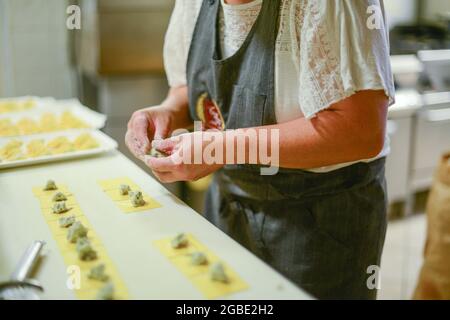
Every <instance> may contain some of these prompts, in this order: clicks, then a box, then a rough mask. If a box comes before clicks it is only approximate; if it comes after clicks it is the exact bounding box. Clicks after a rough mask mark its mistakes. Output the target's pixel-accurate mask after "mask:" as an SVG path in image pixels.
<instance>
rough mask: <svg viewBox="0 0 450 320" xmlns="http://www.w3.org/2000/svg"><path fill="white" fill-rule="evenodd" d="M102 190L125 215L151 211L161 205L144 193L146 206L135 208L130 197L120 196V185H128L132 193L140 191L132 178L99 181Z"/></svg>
mask: <svg viewBox="0 0 450 320" xmlns="http://www.w3.org/2000/svg"><path fill="white" fill-rule="evenodd" d="M98 184H99V185H100V188H101V189H102V190H103V191H104V192H105V193H106V194H107V195H108V196H109V197H110V198H111V200H113V201H114V202H115V203H116V205H117V206H118V207H119V209H120V210H121V211H122V212H124V213H133V212H140V211H148V210H151V209H156V208H160V207H161V204H160V203H159V202H158V201H156V200H155V199H153V198H152V197H150V196H149V195H147V194H145V193H142V195H143V197H144V201H145V204H144V205H143V206H140V207H134V206H133V205H132V203H131V201H130V196H129V195H121V194H120V191H119V190H120V185H122V184H124V185H128V186H129V187H130V188H131V191H140V190H141V189H140V188H139V187H138V185H137V184H136V183H134V182H133V181H132V180H131V179H130V178H126V177H122V178H114V179H107V180H101V181H98Z"/></svg>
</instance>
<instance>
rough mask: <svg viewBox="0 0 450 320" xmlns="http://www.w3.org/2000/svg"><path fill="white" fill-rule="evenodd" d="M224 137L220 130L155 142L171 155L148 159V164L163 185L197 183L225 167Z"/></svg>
mask: <svg viewBox="0 0 450 320" xmlns="http://www.w3.org/2000/svg"><path fill="white" fill-rule="evenodd" d="M224 136H225V135H224V133H223V132H220V131H217V132H210V131H206V132H200V131H197V132H193V133H186V134H182V135H179V136H176V137H172V138H170V139H166V140H159V141H158V140H154V142H153V143H152V145H153V147H154V148H156V149H158V150H160V151H162V152H164V153H165V154H167V155H168V156H167V157H165V158H155V157H151V156H145V157H144V161H145V163H146V164H147V165H148V166H149V167H150V168H151V169H152V171H153V174H154V175H155V176H156V177H157V178H158V179H159V180H160V181H161V182H163V183H172V182H177V181H196V180H198V179H201V178H203V177H205V176H207V175H209V174H211V173H213V172H215V171H217V170H219V169H220V168H222V167H223V165H224Z"/></svg>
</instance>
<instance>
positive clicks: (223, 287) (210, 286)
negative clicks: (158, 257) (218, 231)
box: [153, 234, 248, 299]
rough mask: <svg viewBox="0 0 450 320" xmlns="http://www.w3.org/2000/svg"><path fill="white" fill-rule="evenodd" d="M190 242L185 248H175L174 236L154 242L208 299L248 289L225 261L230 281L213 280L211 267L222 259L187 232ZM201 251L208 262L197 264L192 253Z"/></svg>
mask: <svg viewBox="0 0 450 320" xmlns="http://www.w3.org/2000/svg"><path fill="white" fill-rule="evenodd" d="M186 237H187V239H188V244H187V246H186V247H184V248H180V249H174V248H172V246H171V240H172V238H165V239H161V240H156V241H154V242H153V244H154V245H155V246H156V247H157V248H158V249H159V251H160V252H161V253H162V254H163V255H164V256H165V257H166V258H167V259H168V260H169V261H170V262H171V263H172V264H173V265H174V266H175V267H176V268H177V269H178V270H179V271H180V272H181V273H182V274H183V275H184V276H185V277H186V278H187V279H189V281H190V282H191V283H192V284H193V285H194V286H195V287H196V288H197V290H199V291H200V292H201V293H202V294H203V296H204V297H205V298H206V299H216V298H220V297H223V296H226V295H229V294H232V293H236V292H239V291H243V290H246V289H248V284H247V283H246V282H245V281H243V280H242V279H241V278H240V277H239V275H238V274H237V273H236V272H235V271H234V270H233V269H232V268H231V267H230V266H228V265H227V264H225V263H223V262H222V264H223V266H224V268H225V272H226V274H227V276H228V278H229V282H228V283H222V282H218V281H212V280H211V278H210V274H209V267H210V265H211V264H213V263H215V262H220V261H221V260H220V259H219V258H218V257H217V256H216V255H215V254H214V253H213V252H211V251H210V250H209V249H208V248H207V247H206V246H204V245H203V244H201V243H200V242H199V241H198V240H197V239H196V238H195V237H194V236H192V235H190V234H187V235H186ZM197 251H200V252H202V253H204V254H205V255H206V258H207V261H208V263H207V264H206V265H200V266H196V265H193V264H192V263H191V256H190V255H191V254H192V253H193V252H197Z"/></svg>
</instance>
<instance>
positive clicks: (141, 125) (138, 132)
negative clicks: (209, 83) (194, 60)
mask: <svg viewBox="0 0 450 320" xmlns="http://www.w3.org/2000/svg"><path fill="white" fill-rule="evenodd" d="M190 125H191V120H190V117H189V109H188V97H187V88H186V87H179V88H172V89H171V90H170V91H169V94H168V96H167V98H166V100H164V102H163V103H162V104H161V105H159V106H154V107H150V108H145V109H141V110H138V111H136V112H134V113H133V115H132V116H131V119H130V121H129V122H128V130H127V133H126V135H125V143H126V145H127V147H128V149H130V151H131V152H132V153H133V154H134V156H135V157H137V158H139V159H141V160H142V159H143V157H144V155H146V154H147V153H148V152H149V151H150V148H151V142H152V141H153V140H159V139H165V138H167V137H168V136H169V135H170V134H171V132H172V131H174V130H176V129H179V128H183V127H189V126H190Z"/></svg>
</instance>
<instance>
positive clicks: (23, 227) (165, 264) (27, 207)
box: [0, 151, 309, 299]
mask: <svg viewBox="0 0 450 320" xmlns="http://www.w3.org/2000/svg"><path fill="white" fill-rule="evenodd" d="M118 177H128V178H130V179H132V180H133V181H134V182H135V183H137V184H138V185H139V186H140V187H141V189H142V191H144V192H145V193H147V194H148V195H150V196H151V197H153V198H154V199H156V200H157V201H158V202H159V203H160V204H162V207H161V208H157V209H153V210H149V211H144V212H137V213H129V214H125V213H123V212H121V211H120V209H119V208H118V207H117V206H116V205H115V203H113V202H112V201H111V199H109V198H108V197H107V196H106V195H105V193H104V192H103V191H102V190H101V188H100V187H99V185H98V183H97V182H98V181H99V180H102V179H110V178H118ZM48 179H54V180H55V181H56V182H57V183H60V184H65V185H67V186H68V187H69V188H70V190H71V191H72V192H73V194H74V195H75V197H76V198H77V200H78V203H79V204H80V207H81V209H82V211H83V212H84V214H85V215H86V217H87V218H88V220H89V221H90V223H91V225H92V226H93V228H94V229H95V231H96V233H97V234H98V236H99V237H100V239H101V241H102V242H103V244H104V246H105V247H106V249H107V252H108V254H109V256H110V258H111V259H112V260H113V262H114V264H115V265H116V267H117V269H118V271H119V273H120V275H121V277H122V279H123V281H124V283H125V284H126V286H127V288H128V291H129V295H130V297H131V298H132V299H202V298H203V296H202V294H201V293H200V292H199V291H197V290H196V288H195V287H194V286H193V285H192V284H191V282H189V280H188V279H187V278H185V277H184V276H183V275H182V274H181V273H180V272H179V271H178V270H177V269H176V268H175V267H174V266H173V265H172V264H171V263H170V262H169V261H168V260H167V259H166V257H164V256H163V255H162V254H161V252H159V251H158V250H157V249H156V248H155V246H153V245H152V242H153V241H154V240H158V239H161V238H164V237H170V236H173V235H174V234H176V233H177V232H186V233H191V234H193V235H194V236H195V237H196V238H197V239H198V240H199V241H200V242H202V243H203V244H205V245H206V246H208V247H209V249H211V250H212V251H213V252H215V253H216V254H217V255H218V256H219V257H220V258H221V259H223V260H224V261H226V262H227V263H228V264H229V265H230V266H231V267H232V268H233V269H234V270H235V271H236V272H237V273H238V274H239V275H240V277H241V278H242V279H243V280H244V281H245V282H247V284H248V285H249V289H248V290H245V291H241V292H238V293H235V294H233V295H230V296H227V297H225V298H231V299H308V298H309V296H308V295H307V294H306V293H304V292H303V291H302V290H300V289H298V288H297V287H296V286H295V285H293V284H292V283H291V282H289V281H288V280H286V279H285V278H284V277H282V276H281V275H280V274H278V273H277V272H275V271H274V270H273V269H271V268H270V267H269V266H267V265H266V264H265V263H263V262H262V261H261V260H259V259H258V258H256V257H255V256H254V255H252V254H251V253H250V252H248V251H247V250H246V249H244V248H243V247H242V246H240V245H239V244H238V243H236V242H235V241H233V240H232V239H231V238H229V237H228V236H227V235H225V234H224V233H223V232H221V231H220V230H218V229H217V228H216V227H214V226H213V225H212V224H210V223H209V222H208V221H207V220H206V219H204V218H203V217H202V216H201V215H199V214H198V213H196V212H195V211H193V210H192V209H191V208H189V207H188V206H187V205H186V204H184V203H183V202H181V201H180V200H178V199H177V198H176V197H175V196H173V195H172V194H171V193H170V192H169V191H167V190H166V189H165V188H164V187H163V186H162V185H160V184H159V183H158V182H157V181H155V180H154V179H153V178H152V177H151V176H149V175H148V174H147V173H145V172H144V171H142V170H141V169H140V168H138V167H137V166H136V165H135V164H134V163H133V162H132V161H130V160H129V159H127V158H126V157H125V156H123V155H122V154H121V153H119V152H116V151H115V152H112V153H109V154H105V155H103V156H99V157H96V158H86V159H81V160H75V161H67V162H60V163H54V164H47V165H38V166H32V167H25V168H18V169H9V170H3V171H0V191H1V192H0V277H2V278H4V277H8V275H9V274H10V273H12V271H13V269H14V266H15V265H16V263H17V262H18V260H19V259H20V256H21V255H22V253H23V251H24V250H25V248H26V247H27V246H28V245H29V244H30V243H31V242H32V241H33V240H44V241H46V243H47V244H46V247H45V251H44V253H45V258H44V259H43V261H42V264H41V265H40V267H39V270H38V273H37V278H38V280H39V281H40V282H42V284H43V286H44V288H45V293H44V294H43V295H42V298H44V299H74V298H75V296H74V293H73V291H71V290H70V289H68V288H67V286H66V281H67V277H68V274H67V273H66V266H65V264H64V261H63V258H62V256H61V254H60V252H59V250H58V247H57V244H56V242H55V241H54V239H53V237H52V234H51V233H50V229H49V227H48V225H47V223H46V222H45V220H44V218H43V216H42V214H41V212H40V207H39V202H38V200H37V199H36V198H35V197H34V195H33V193H32V187H34V186H42V185H43V184H44V183H45V182H46V181H47V180H48Z"/></svg>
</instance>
